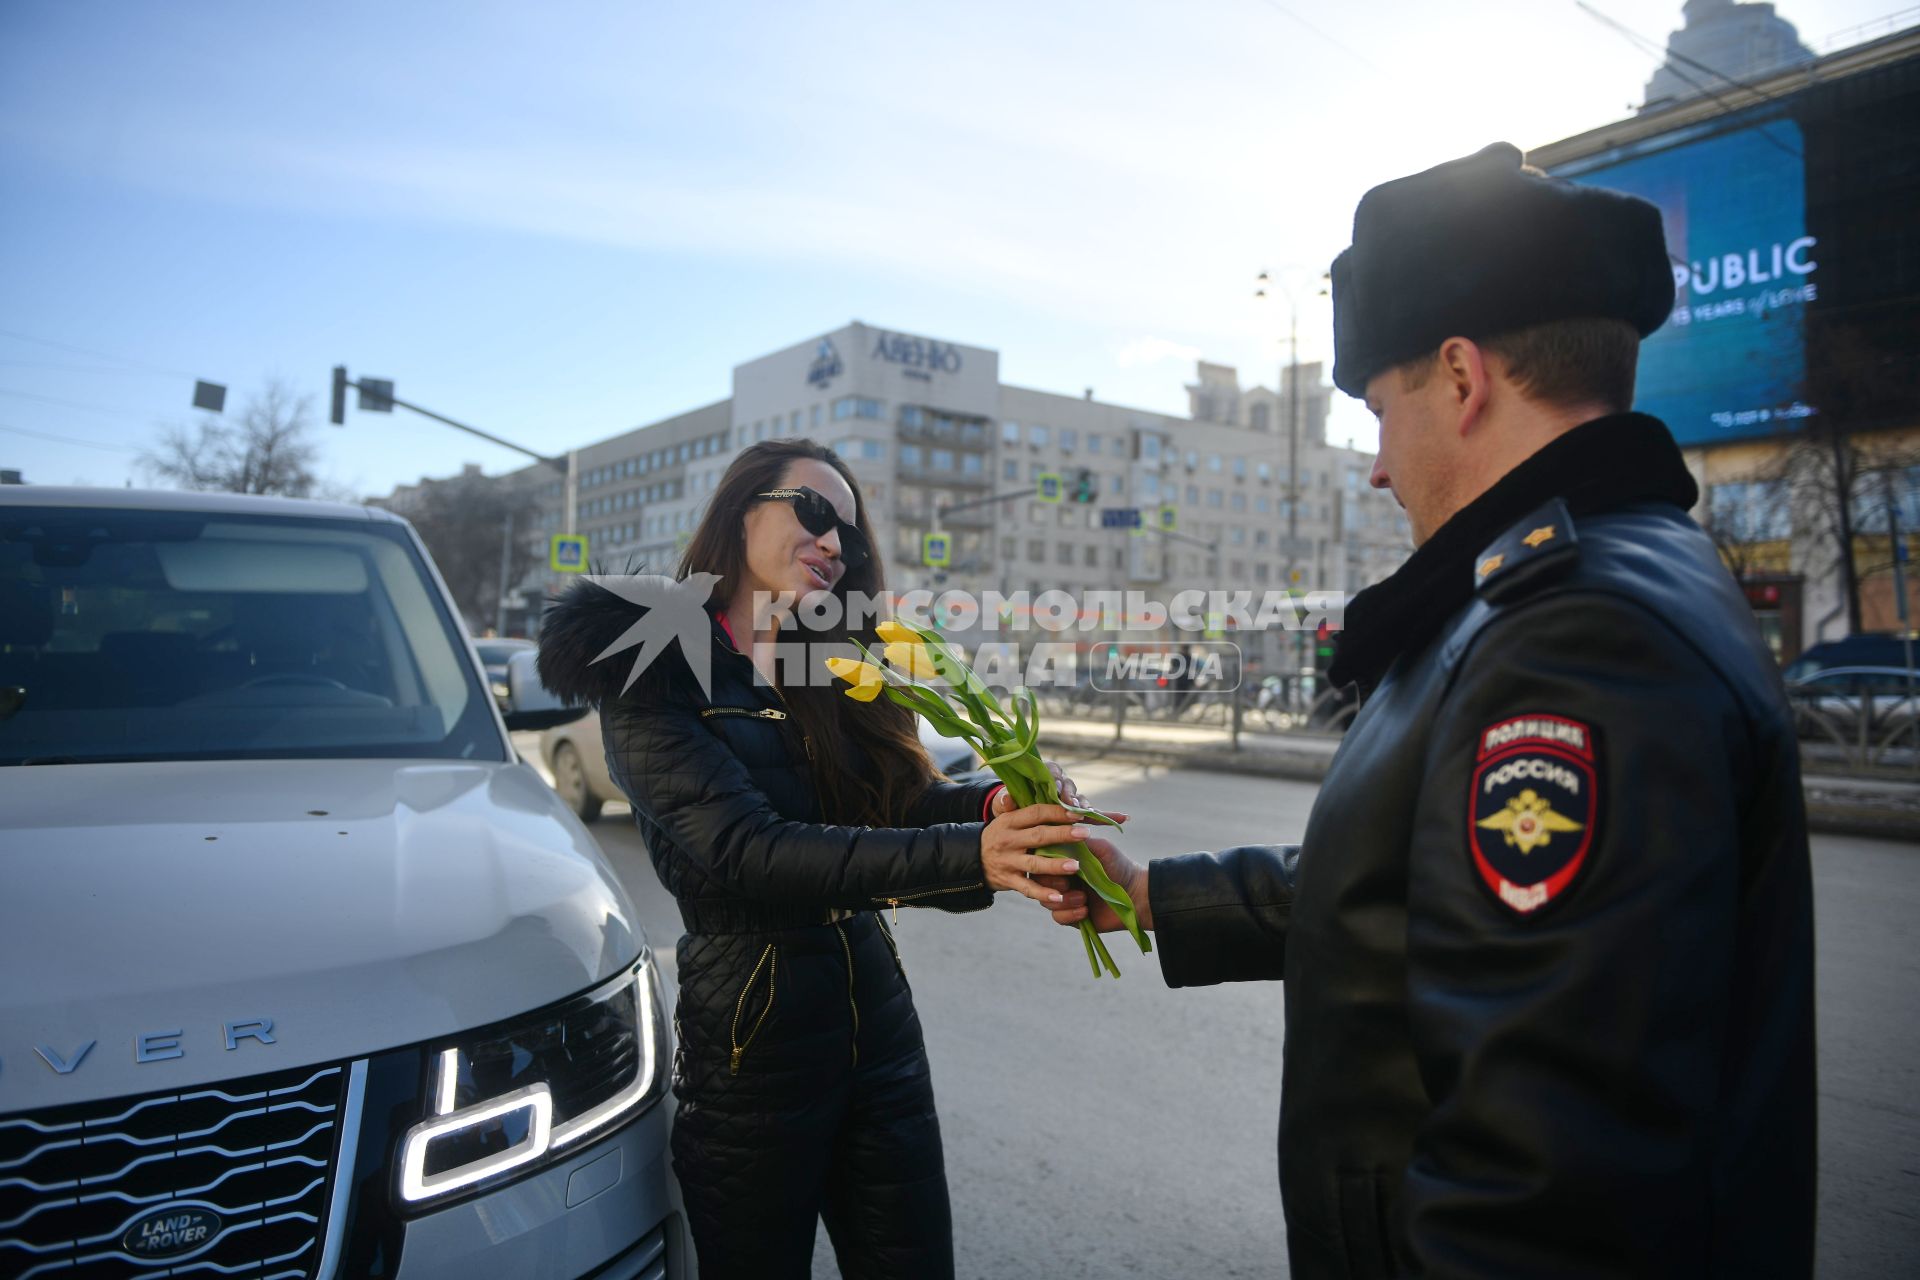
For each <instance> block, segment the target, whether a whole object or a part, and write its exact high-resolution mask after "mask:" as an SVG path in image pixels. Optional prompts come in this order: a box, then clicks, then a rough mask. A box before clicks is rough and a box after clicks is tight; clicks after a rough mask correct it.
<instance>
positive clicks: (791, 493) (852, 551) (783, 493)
mask: <svg viewBox="0 0 1920 1280" xmlns="http://www.w3.org/2000/svg"><path fill="white" fill-rule="evenodd" d="M753 496H754V499H755V501H759V500H762V499H765V500H766V501H769V502H791V503H792V504H793V514H794V518H795V519H797V520H799V521H800V527H801V528H802V529H805V530H806V531H807V532H808V533H810V534H812V535H813V536H814V537H816V538H819V537H824V536H825V535H826V534H827V532H828V531H829V530H832V529H838V530H839V531H840V563H841V564H843V565H845V566H846V568H847V572H849V573H851V572H853V571H854V570H855V569H858V568H859V567H860V566H862V565H864V564H865V563H866V562H867V561H869V560H871V559H872V558H873V546H872V544H871V543H869V542H868V541H867V535H866V534H864V533H862V532H860V529H859V526H857V525H852V524H849V523H847V522H846V521H845V520H842V519H841V518H840V513H839V512H838V511H835V510H834V509H833V504H832V503H831V502H828V501H827V499H826V497H825V496H824V495H822V494H818V493H815V492H814V491H813V490H812V489H804V488H802V489H769V490H768V491H767V492H765V493H756V494H754V495H753Z"/></svg>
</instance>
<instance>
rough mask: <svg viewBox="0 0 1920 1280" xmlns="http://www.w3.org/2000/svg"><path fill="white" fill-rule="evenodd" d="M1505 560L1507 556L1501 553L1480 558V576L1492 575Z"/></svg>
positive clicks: (1487, 576)
mask: <svg viewBox="0 0 1920 1280" xmlns="http://www.w3.org/2000/svg"><path fill="white" fill-rule="evenodd" d="M1506 562H1507V558H1506V557H1505V556H1503V555H1500V556H1488V557H1487V558H1486V559H1485V560H1482V561H1481V562H1480V569H1479V573H1480V576H1481V577H1482V578H1489V577H1492V576H1493V574H1494V573H1495V572H1496V571H1497V570H1498V569H1499V568H1500V566H1501V565H1503V564H1505V563H1506Z"/></svg>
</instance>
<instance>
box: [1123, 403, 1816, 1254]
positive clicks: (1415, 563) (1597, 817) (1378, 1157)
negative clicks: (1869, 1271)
mask: <svg viewBox="0 0 1920 1280" xmlns="http://www.w3.org/2000/svg"><path fill="white" fill-rule="evenodd" d="M1695 496H1696V491H1695V489H1694V485H1693V482H1692V480H1691V478H1690V477H1689V476H1688V475H1687V473H1686V470H1685V466H1684V464H1683V462H1682V461H1681V459H1680V456H1679V453H1678V450H1676V449H1675V448H1674V446H1673V443H1672V440H1671V438H1670V437H1669V436H1668V435H1667V432H1666V430H1665V428H1664V427H1663V426H1661V424H1659V423H1658V422H1657V421H1655V420H1653V419H1648V418H1644V417H1640V416H1638V415H1621V416H1618V417H1615V418H1609V419H1602V420H1599V421H1596V422H1593V423H1589V424H1586V425H1585V426H1583V427H1580V428H1578V429H1576V430H1575V431H1573V432H1571V433H1569V434H1568V435H1567V436H1565V437H1562V438H1561V439H1559V440H1557V441H1556V442H1554V443H1553V444H1552V445H1550V446H1549V447H1548V448H1547V449H1545V450H1543V451H1542V452H1540V453H1538V454H1536V455H1535V456H1534V457H1533V458H1531V459H1529V460H1528V461H1527V462H1526V463H1524V464H1522V466H1521V467H1520V468H1518V469H1516V471H1514V472H1513V473H1512V474H1510V475H1509V476H1507V477H1506V478H1504V479H1503V480H1502V481H1501V482H1500V483H1499V484H1498V485H1496V486H1495V487H1494V489H1492V490H1490V491H1489V492H1488V493H1487V494H1485V495H1483V496H1482V497H1481V498H1480V499H1479V500H1478V501H1476V502H1475V503H1474V504H1472V505H1471V506H1469V507H1468V508H1467V509H1466V510H1465V511H1463V512H1462V513H1460V515H1459V516H1457V517H1456V518H1455V520H1454V521H1451V522H1449V524H1448V525H1447V526H1446V527H1444V528H1443V529H1441V530H1440V531H1438V532H1437V533H1436V534H1435V536H1434V537H1433V538H1432V539H1430V540H1429V541H1428V543H1427V544H1425V545H1423V546H1422V548H1421V549H1420V551H1419V552H1417V553H1416V554H1415V556H1414V557H1413V559H1412V560H1410V561H1409V562H1408V564H1407V566H1406V567H1405V568H1403V569H1402V570H1401V571H1400V573H1398V574H1396V575H1395V577H1394V578H1393V579H1391V580H1390V581H1389V582H1387V583H1384V584H1382V585H1381V586H1380V587H1376V588H1373V589H1371V590H1370V591H1368V592H1364V593H1362V594H1361V595H1360V596H1358V597H1356V598H1355V600H1354V601H1353V602H1352V604H1351V605H1350V607H1349V609H1348V613H1347V619H1346V623H1347V634H1346V637H1345V638H1344V639H1343V643H1342V652H1341V657H1340V661H1339V663H1338V665H1337V666H1336V669H1335V677H1336V679H1340V680H1348V679H1350V680H1353V681H1356V682H1357V683H1358V684H1359V685H1360V687H1361V690H1362V693H1363V696H1364V702H1363V705H1362V708H1361V710H1360V713H1359V715H1358V717H1357V718H1356V719H1355V721H1354V723H1353V725H1352V727H1351V728H1350V729H1349V731H1348V733H1347V735H1346V739H1345V741H1344V742H1343V743H1342V744H1341V747H1340V750H1339V753H1338V754H1337V755H1336V757H1335V758H1334V762H1333V765H1332V768H1331V770H1330V772H1329V774H1328V775H1327V778H1326V781H1325V783H1324V785H1323V786H1322V788H1321V791H1320V794H1319V797H1318V799H1317V801H1316V803H1315V806H1314V809H1313V813H1312V816H1311V818H1310V820H1309V822H1308V825H1307V830H1306V833H1305V836H1304V839H1303V841H1302V843H1301V844H1300V845H1298V846H1275V845H1259V846H1249V847H1244V848H1239V849H1230V850H1226V851H1224V852H1221V853H1206V854H1193V855H1189V856H1186V857H1183V858H1175V859H1167V860H1163V861H1158V862H1155V863H1153V864H1152V867H1151V869H1150V876H1151V879H1150V892H1151V897H1152V902H1153V907H1154V916H1155V922H1156V925H1157V927H1158V942H1159V951H1160V958H1161V966H1162V971H1163V973H1164V975H1165V977H1166V980H1167V982H1168V983H1169V984H1170V985H1173V986H1189V985H1203V984H1208V983H1215V982H1222V981H1231V980H1238V979H1260V978H1265V979H1279V978H1284V979H1285V980H1286V988H1285V999H1286V1020H1287V1023H1286V1025H1287V1040H1286V1055H1285V1057H1286V1060H1285V1088H1284V1093H1283V1101H1282V1105H1281V1121H1280V1180H1281V1187H1282V1194H1283V1198H1284V1201H1285V1206H1286V1213H1287V1231H1288V1247H1289V1251H1290V1253H1291V1256H1292V1263H1293V1269H1294V1272H1295V1274H1297V1275H1299V1276H1303V1277H1320V1276H1378V1275H1394V1274H1410V1275H1421V1276H1463V1277H1464V1276H1556V1277H1567V1276H1654V1275H1660V1276H1666V1275H1672V1276H1688V1277H1697V1276H1707V1275H1714V1276H1720V1275H1725V1276H1752V1275H1805V1274H1808V1273H1809V1272H1810V1270H1811V1265H1812V1248H1813V1243H1812V1242H1813V1210H1814V1162H1815V1149H1814V1106H1815V1103H1814V1053H1813V989H1812V918H1811V888H1810V874H1809V867H1808V853H1807V837H1806V822H1805V815H1804V811H1803V807H1802V794H1801V787H1800V772H1799V755H1798V751H1797V746H1796V742H1795V737H1794V732H1793V725H1792V722H1791V718H1790V715H1789V713H1788V711H1787V708H1786V705H1785V702H1784V698H1783V694H1782V691H1781V685H1780V680H1779V677H1778V675H1777V674H1776V671H1775V667H1774V664H1773V662H1772V660H1771V657H1770V655H1769V654H1768V652H1767V650H1766V648H1765V646H1764V645H1763V643H1762V642H1761V640H1760V638H1759V636H1758V633H1757V630H1756V628H1755V626H1754V623H1753V617H1752V613H1751V610H1750V608H1749V606H1748V605H1747V603H1746V601H1745V600H1744V599H1743V598H1742V595H1741V593H1740V591H1739V590H1738V589H1737V587H1736V586H1735V584H1734V582H1733V581H1732V579H1731V578H1730V577H1729V576H1728V574H1727V572H1726V570H1725V569H1724V568H1723V567H1722V565H1721V562H1720V560H1719V558H1718V556H1717V555H1716V553H1715V551H1714V548H1713V545H1712V543H1711V542H1710V540H1709V539H1708V538H1707V537H1706V535H1705V534H1703V533H1702V532H1701V531H1700V529H1699V528H1698V527H1696V526H1695V525H1694V524H1693V522H1692V521H1691V520H1689V519H1688V517H1687V515H1686V509H1687V508H1688V507H1690V506H1691V505H1692V503H1693V502H1694V500H1695ZM1543 531H1544V532H1543Z"/></svg>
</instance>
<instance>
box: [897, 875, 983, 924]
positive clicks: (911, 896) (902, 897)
mask: <svg viewBox="0 0 1920 1280" xmlns="http://www.w3.org/2000/svg"><path fill="white" fill-rule="evenodd" d="M986 887H987V882H986V881H985V880H979V881H975V882H974V883H973V884H962V885H955V886H954V887H953V888H951V889H923V890H921V891H920V892H919V893H902V894H896V895H895V896H893V897H891V898H877V899H875V900H874V905H875V906H878V905H879V904H880V903H882V902H884V903H886V904H887V905H888V906H890V907H892V908H893V922H894V923H895V924H899V923H900V904H901V903H903V902H914V901H917V900H919V899H921V898H937V897H939V896H940V895H941V894H943V893H972V892H973V891H974V890H976V889H984V888H986Z"/></svg>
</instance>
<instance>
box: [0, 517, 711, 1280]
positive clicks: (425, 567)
mask: <svg viewBox="0 0 1920 1280" xmlns="http://www.w3.org/2000/svg"><path fill="white" fill-rule="evenodd" d="M512 675H513V681H512V683H513V686H514V688H515V690H516V692H520V691H522V690H523V689H524V693H525V696H524V697H521V698H519V699H517V700H514V699H510V700H509V707H508V714H507V717H506V718H505V719H504V720H503V718H502V715H501V711H500V709H499V707H498V705H497V704H496V702H495V699H494V697H493V696H492V695H491V693H490V691H489V688H488V684H487V682H486V681H485V680H483V678H482V676H481V668H480V664H479V661H478V659H477V657H476V656H475V654H474V651H473V648H472V646H471V644H470V643H469V642H468V640H467V639H466V638H465V634H464V632H463V630H462V628H460V627H459V626H458V625H457V618H456V614H455V611H454V609H453V607H452V605H451V602H450V600H449V597H448V595H447V592H446V588H445V585H444V584H443V583H442V582H441V580H440V577H439V574H438V573H437V571H436V570H435V569H434V567H433V564H432V562H431V560H430V559H429V558H428V556H427V554H426V551H425V549H424V548H423V547H422V546H421V544H420V541H419V539H418V538H417V537H416V536H415V535H414V532H413V530H412V528H411V527H410V526H409V525H407V524H406V522H405V521H403V520H400V519H398V518H396V517H394V516H392V515H389V514H387V513H385V512H381V511H377V510H369V509H365V508H360V507H353V506H338V505H333V504H327V503H317V502H297V501H291V500H282V499H261V498H241V497H225V496H210V495H204V494H178V493H141V492H122V491H116V490H85V489H49V488H16V487H12V486H9V487H7V488H4V489H0V1276H5V1277H8V1278H9V1280H27V1278H28V1277H32V1278H34V1280H39V1278H41V1277H58V1278H61V1280H65V1278H67V1277H74V1278H82V1280H83V1278H90V1277H106V1276H112V1277H127V1276H134V1277H140V1276H150V1275H166V1276H201V1275H204V1276H207V1277H210V1278H217V1277H229V1276H244V1277H252V1278H254V1280H275V1278H278V1277H318V1278H331V1277H336V1276H339V1277H355V1278H358V1277H373V1276H381V1277H401V1278H402V1280H414V1278H415V1277H432V1276H452V1277H458V1278H459V1280H483V1278H485V1277H494V1276H505V1277H564V1278H567V1280H573V1278H574V1277H585V1276H592V1277H597V1278H598V1277H604V1278H606V1280H627V1278H630V1277H638V1276H649V1277H651V1276H679V1275H681V1274H683V1272H684V1269H685V1267H686V1263H685V1261H684V1259H685V1256H686V1250H685V1248H684V1245H683V1243H682V1241H683V1229H682V1227H681V1225H680V1220H679V1217H678V1216H677V1214H676V1213H675V1211H674V1210H673V1208H672V1205H671V1201H670V1198H669V1183H668V1172H667V1162H666V1159H667V1158H666V1135H667V1116H666V1110H667V1108H666V1107H664V1106H662V1105H660V1100H661V1096H662V1094H663V1092H664V1090H665V1077H666V1072H667V1068H668V1062H669V1058H670V1045H669V1041H668V1035H669V1032H668V1028H667V1024H666V1018H665V1017H664V1015H663V1007H662V1003H661V991H660V987H659V982H658V979H657V977H656V976H655V973H654V968H653V964H652V962H651V959H650V956H649V953H648V951H647V947H646V943H645V939H644V938H643V937H642V936H641V932H640V929H639V926H638V925H637V923H636V920H635V915H634V909H633V904H632V902H631V900H630V899H629V898H628V896H627V895H626V893H625V891H624V890H623V889H622V888H621V886H620V884H619V883H618V881H617V880H616V879H615V878H614V875H613V873H612V871H611V870H610V869H609V868H608V865H607V863H606V862H605V861H604V859H603V857H602V855H601V853H600V851H599V849H598V848H597V846H596V845H595V844H594V842H593V840H592V838H591V837H590V836H589V835H588V834H587V832H586V830H585V829H584V828H583V827H582V826H581V825H580V823H579V821H578V820H577V819H576V818H575V817H574V816H573V815H572V814H571V813H569V812H568V811H567V809H566V808H565V806H564V805H562V804H561V802H560V800H559V799H558V798H557V797H556V796H555V795H554V793H553V792H552V790H551V789H549V788H548V787H547V785H546V784H545V783H544V782H543V781H542V780H541V778H540V776H539V775H538V774H537V773H535V772H534V771H533V769H532V768H531V767H529V766H528V765H526V764H525V763H522V762H521V761H520V760H519V759H518V758H517V757H516V755H515V753H514V750H513V747H512V744H511V743H510V741H509V739H508V737H507V730H508V726H509V724H512V725H513V726H514V727H516V728H522V727H524V728H540V727H543V726H544V725H548V724H552V723H554V722H556V721H557V720H558V719H560V718H563V717H564V716H566V715H567V714H568V713H567V712H565V711H564V710H559V709H556V708H555V705H554V703H553V702H552V700H551V699H550V698H548V699H545V700H544V701H541V700H540V691H539V690H538V688H537V684H536V683H535V682H534V680H533V676H532V669H531V665H530V663H527V662H521V663H517V664H516V666H515V668H514V670H513V673H512Z"/></svg>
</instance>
